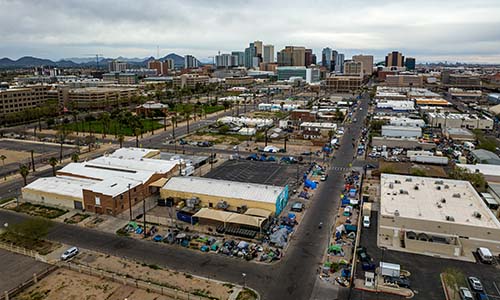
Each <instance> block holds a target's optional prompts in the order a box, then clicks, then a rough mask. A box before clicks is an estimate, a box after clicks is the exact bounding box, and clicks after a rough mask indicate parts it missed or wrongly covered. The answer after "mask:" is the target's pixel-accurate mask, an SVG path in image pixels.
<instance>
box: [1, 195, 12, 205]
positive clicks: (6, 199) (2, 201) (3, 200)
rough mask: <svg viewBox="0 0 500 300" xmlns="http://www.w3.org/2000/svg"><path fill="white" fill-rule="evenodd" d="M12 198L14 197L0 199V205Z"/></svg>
mask: <svg viewBox="0 0 500 300" xmlns="http://www.w3.org/2000/svg"><path fill="white" fill-rule="evenodd" d="M14 199H15V198H14V197H11V198H5V199H2V200H0V205H2V204H4V203H7V202H9V201H11V200H14Z"/></svg>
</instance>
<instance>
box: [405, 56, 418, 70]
mask: <svg viewBox="0 0 500 300" xmlns="http://www.w3.org/2000/svg"><path fill="white" fill-rule="evenodd" d="M415 65H416V60H415V58H413V57H407V58H406V59H405V67H406V69H407V70H410V71H413V70H415Z"/></svg>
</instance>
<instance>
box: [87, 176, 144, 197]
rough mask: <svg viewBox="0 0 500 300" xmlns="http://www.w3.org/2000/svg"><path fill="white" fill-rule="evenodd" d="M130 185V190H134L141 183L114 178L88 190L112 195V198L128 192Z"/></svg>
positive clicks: (99, 182)
mask: <svg viewBox="0 0 500 300" xmlns="http://www.w3.org/2000/svg"><path fill="white" fill-rule="evenodd" d="M129 184H130V188H134V187H137V186H139V185H140V184H141V182H140V181H137V180H133V179H130V178H123V177H113V178H108V179H105V180H103V181H98V182H97V183H95V184H94V185H92V186H91V187H89V188H86V190H91V191H93V192H96V193H101V194H104V195H110V196H112V197H116V196H118V195H120V194H122V193H125V192H126V191H128V190H129Z"/></svg>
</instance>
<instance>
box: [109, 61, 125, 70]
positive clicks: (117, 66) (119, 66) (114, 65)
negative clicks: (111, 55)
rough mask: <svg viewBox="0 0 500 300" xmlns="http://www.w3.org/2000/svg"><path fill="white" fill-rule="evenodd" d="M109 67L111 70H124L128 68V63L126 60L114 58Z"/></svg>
mask: <svg viewBox="0 0 500 300" xmlns="http://www.w3.org/2000/svg"><path fill="white" fill-rule="evenodd" d="M108 67H109V71H110V72H124V71H125V70H126V69H127V67H128V64H127V63H126V62H124V61H119V60H116V59H113V61H111V62H110V63H109V65H108Z"/></svg>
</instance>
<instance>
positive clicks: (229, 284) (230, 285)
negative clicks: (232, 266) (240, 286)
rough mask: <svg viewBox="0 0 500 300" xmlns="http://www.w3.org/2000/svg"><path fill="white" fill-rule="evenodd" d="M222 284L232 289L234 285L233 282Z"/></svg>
mask: <svg viewBox="0 0 500 300" xmlns="http://www.w3.org/2000/svg"><path fill="white" fill-rule="evenodd" d="M222 285H223V286H225V287H227V288H230V289H232V288H233V287H234V284H231V283H227V282H226V283H223V284H222Z"/></svg>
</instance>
